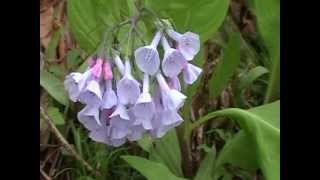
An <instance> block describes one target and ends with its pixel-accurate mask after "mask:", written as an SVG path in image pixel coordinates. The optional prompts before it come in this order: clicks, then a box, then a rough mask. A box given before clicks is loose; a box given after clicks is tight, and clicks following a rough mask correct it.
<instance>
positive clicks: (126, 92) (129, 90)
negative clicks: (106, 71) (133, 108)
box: [117, 76, 140, 105]
mask: <svg viewBox="0 0 320 180" xmlns="http://www.w3.org/2000/svg"><path fill="white" fill-rule="evenodd" d="M139 85H140V84H139V83H138V81H136V80H135V79H133V78H130V77H127V76H124V77H123V78H122V79H121V80H120V81H119V82H118V84H117V95H118V98H119V101H120V103H122V104H124V105H126V104H135V103H136V101H137V99H138V98H139V95H140V88H139Z"/></svg>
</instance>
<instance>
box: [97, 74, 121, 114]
mask: <svg viewBox="0 0 320 180" xmlns="http://www.w3.org/2000/svg"><path fill="white" fill-rule="evenodd" d="M117 103H118V100H117V96H116V93H115V92H114V91H113V89H112V80H106V81H105V91H104V94H103V97H102V104H101V108H102V109H110V108H112V107H113V106H115V105H117Z"/></svg>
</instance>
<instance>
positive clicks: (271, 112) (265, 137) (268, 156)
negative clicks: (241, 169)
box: [191, 101, 280, 180]
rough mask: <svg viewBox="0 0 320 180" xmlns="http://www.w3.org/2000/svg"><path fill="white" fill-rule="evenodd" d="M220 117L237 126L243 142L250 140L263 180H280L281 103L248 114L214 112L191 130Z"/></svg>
mask: <svg viewBox="0 0 320 180" xmlns="http://www.w3.org/2000/svg"><path fill="white" fill-rule="evenodd" d="M221 116H223V117H228V118H230V119H232V120H234V121H236V122H238V123H239V125H240V127H241V129H242V130H243V132H244V133H245V134H246V137H247V138H246V139H250V141H251V144H252V145H253V146H254V149H255V152H256V159H257V164H258V165H259V168H261V169H262V172H263V175H264V176H265V178H266V179H267V180H277V179H280V101H276V102H274V103H270V104H267V105H263V106H260V107H256V108H253V109H250V110H248V111H246V110H242V109H239V108H229V109H223V110H219V111H215V112H212V113H209V114H207V115H206V116H204V117H203V118H201V119H200V120H199V121H197V122H196V123H195V124H193V126H192V128H191V129H193V128H195V127H197V126H198V125H199V124H202V123H204V122H206V121H208V120H209V119H212V118H215V117H221ZM238 138H239V137H238ZM237 141H239V140H237ZM237 141H236V142H237ZM242 143H244V142H242ZM246 143H249V142H246ZM229 146H230V145H229ZM249 149H250V147H249ZM253 152H254V151H253ZM253 152H252V153H253ZM240 155H242V154H240ZM218 158H219V157H218ZM228 158H229V157H228ZM232 160H235V159H232ZM236 160H237V161H236V162H241V161H239V159H236ZM240 160H241V159H240ZM217 161H218V160H217ZM220 161H222V160H220ZM242 163H243V162H242Z"/></svg>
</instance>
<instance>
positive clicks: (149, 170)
mask: <svg viewBox="0 0 320 180" xmlns="http://www.w3.org/2000/svg"><path fill="white" fill-rule="evenodd" d="M121 158H122V159H124V160H125V161H127V163H129V164H130V165H131V166H132V167H133V168H135V169H136V170H138V171H139V172H140V173H141V174H142V175H143V176H145V177H146V178H147V179H148V180H163V179H165V180H183V179H184V178H180V177H177V176H175V175H173V174H172V173H171V172H170V171H169V169H168V168H167V167H166V166H165V165H163V164H161V163H158V162H153V161H149V160H147V159H145V158H141V157H138V156H121Z"/></svg>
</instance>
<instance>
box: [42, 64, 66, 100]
mask: <svg viewBox="0 0 320 180" xmlns="http://www.w3.org/2000/svg"><path fill="white" fill-rule="evenodd" d="M40 85H41V86H42V87H43V88H44V89H45V90H46V91H47V92H48V93H49V94H50V95H51V96H52V97H53V98H54V99H55V100H57V101H58V102H59V103H61V104H63V105H65V106H67V105H68V103H69V101H68V97H67V94H66V91H65V90H64V85H63V83H62V82H61V80H59V79H58V78H56V77H55V76H54V75H53V74H51V73H49V72H47V71H45V70H43V71H41V72H40Z"/></svg>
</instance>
